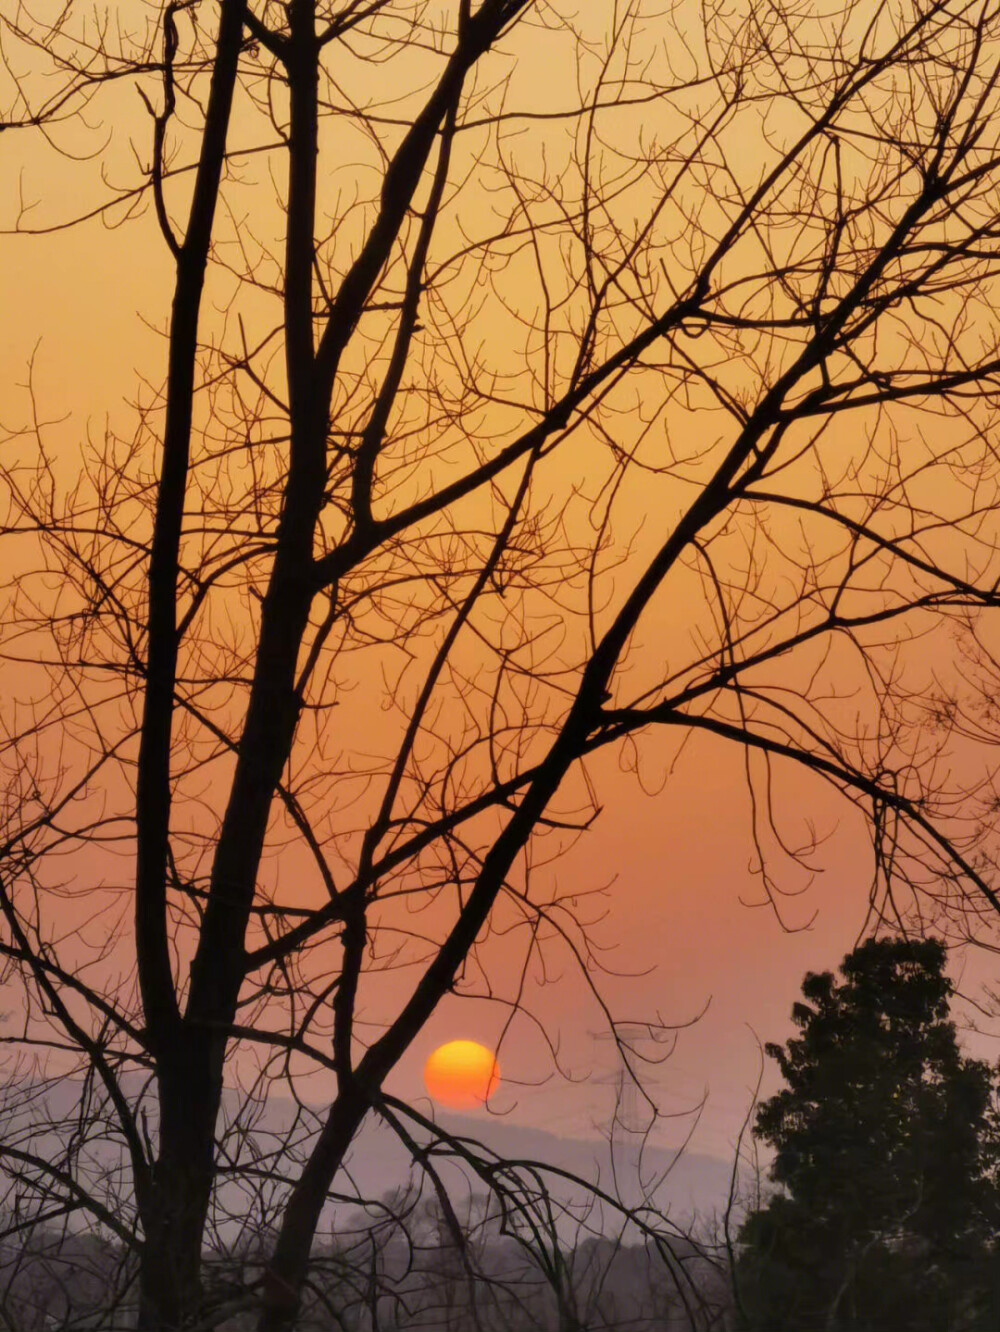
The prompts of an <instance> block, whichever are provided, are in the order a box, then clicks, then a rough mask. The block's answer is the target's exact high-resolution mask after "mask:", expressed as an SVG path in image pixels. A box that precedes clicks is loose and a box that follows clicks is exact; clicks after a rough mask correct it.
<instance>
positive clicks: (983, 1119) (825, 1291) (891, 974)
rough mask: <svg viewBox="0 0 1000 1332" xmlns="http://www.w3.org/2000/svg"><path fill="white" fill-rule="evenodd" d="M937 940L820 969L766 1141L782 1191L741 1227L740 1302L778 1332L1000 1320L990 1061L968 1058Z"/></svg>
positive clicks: (783, 1058)
mask: <svg viewBox="0 0 1000 1332" xmlns="http://www.w3.org/2000/svg"><path fill="white" fill-rule="evenodd" d="M944 966H945V950H944V947H943V945H942V944H941V943H940V942H939V941H938V940H935V939H928V940H921V941H912V940H907V939H878V940H869V941H868V942H866V943H864V944H862V945H861V946H860V947H858V948H856V949H855V950H854V951H853V952H852V953H850V954H849V955H848V956H847V957H846V958H845V959H844V962H843V964H842V966H841V969H840V970H841V979H837V978H835V977H834V975H833V974H832V973H830V972H822V973H819V974H815V973H809V974H807V976H806V978H805V981H804V983H803V986H802V993H803V997H804V1000H805V1002H800V1003H797V1004H796V1005H795V1006H794V1008H793V1009H792V1017H793V1020H794V1022H795V1025H796V1026H797V1027H798V1029H799V1032H800V1035H799V1036H797V1037H795V1038H793V1039H791V1040H789V1041H788V1042H787V1044H786V1045H785V1046H783V1047H782V1046H779V1045H774V1044H769V1045H768V1046H767V1047H766V1049H767V1053H768V1054H769V1055H770V1056H771V1057H772V1058H773V1059H775V1060H776V1061H777V1063H778V1066H779V1068H780V1069H781V1073H782V1076H783V1077H784V1080H785V1083H786V1086H785V1088H784V1089H783V1090H781V1091H779V1092H778V1093H777V1094H776V1095H775V1096H772V1097H771V1098H770V1099H769V1100H767V1101H765V1102H764V1103H763V1104H762V1105H761V1106H760V1109H759V1111H758V1114H757V1120H756V1124H755V1127H754V1133H755V1136H756V1137H757V1138H758V1139H759V1140H761V1141H763V1142H765V1143H767V1144H769V1145H770V1146H771V1147H772V1148H773V1149H774V1152H775V1156H774V1161H773V1164H772V1166H771V1170H770V1177H771V1180H772V1182H773V1183H774V1184H775V1185H777V1186H778V1190H777V1192H776V1193H775V1195H774V1196H773V1197H772V1198H771V1199H770V1200H769V1201H768V1202H767V1204H766V1205H765V1206H763V1207H762V1208H760V1209H758V1210H756V1211H755V1212H753V1213H751V1215H750V1216H749V1217H748V1218H747V1220H746V1222H745V1224H744V1226H743V1230H742V1233H741V1236H740V1238H741V1243H742V1250H741V1252H742V1256H741V1260H740V1264H739V1272H738V1277H739V1283H740V1291H741V1300H742V1304H743V1306H744V1310H745V1312H746V1313H747V1315H748V1317H749V1320H750V1323H751V1325H752V1326H754V1327H757V1328H760V1329H764V1330H765V1332H786V1330H787V1332H808V1330H809V1329H813V1328H816V1329H819V1328H822V1329H838V1330H839V1329H859V1330H860V1329H864V1332H923V1330H924V1329H926V1330H927V1332H951V1330H953V1332H959V1329H961V1330H962V1332H966V1330H971V1329H979V1328H982V1329H985V1328H986V1327H991V1328H996V1327H1000V1317H998V1316H997V1315H998V1311H1000V1305H998V1304H997V1301H996V1295H995V1291H994V1289H993V1287H994V1280H993V1268H994V1265H995V1261H996V1241H995V1235H996V1233H997V1229H998V1219H1000V1209H998V1191H997V1187H996V1159H997V1145H998V1134H997V1123H996V1115H995V1106H994V1096H993V1092H994V1080H993V1075H992V1071H991V1069H990V1068H989V1066H988V1065H986V1064H984V1063H982V1062H981V1061H979V1060H975V1059H969V1058H966V1057H964V1056H963V1055H962V1053H961V1051H960V1049H959V1046H958V1042H957V1039H956V1035H955V1026H954V1023H953V1022H951V1021H950V1020H949V1004H950V999H951V995H952V987H951V984H950V982H949V980H948V978H947V976H946V975H945V973H944Z"/></svg>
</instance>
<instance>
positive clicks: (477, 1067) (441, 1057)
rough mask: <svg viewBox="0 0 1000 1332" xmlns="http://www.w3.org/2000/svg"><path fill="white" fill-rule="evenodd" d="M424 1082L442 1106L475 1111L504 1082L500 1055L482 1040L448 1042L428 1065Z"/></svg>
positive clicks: (434, 1054) (432, 1056) (436, 1051)
mask: <svg viewBox="0 0 1000 1332" xmlns="http://www.w3.org/2000/svg"><path fill="white" fill-rule="evenodd" d="M424 1082H425V1083H426V1084H427V1090H428V1092H429V1093H430V1095H431V1097H432V1098H433V1099H434V1100H435V1101H437V1103H438V1104H439V1105H446V1106H448V1107H450V1108H451V1109H453V1110H473V1109H476V1108H478V1107H479V1106H482V1105H484V1104H485V1103H486V1101H487V1100H488V1099H489V1097H490V1096H492V1094H493V1093H494V1092H495V1091H496V1089H497V1087H498V1086H499V1084H500V1065H499V1064H498V1063H497V1061H496V1056H495V1055H494V1054H493V1052H492V1051H491V1050H488V1049H487V1048H486V1046H485V1045H480V1044H479V1042H478V1041H448V1043H447V1044H446V1045H442V1046H439V1047H438V1049H436V1050H435V1051H434V1053H433V1054H432V1055H431V1057H430V1059H428V1061H427V1063H426V1065H425V1067H424Z"/></svg>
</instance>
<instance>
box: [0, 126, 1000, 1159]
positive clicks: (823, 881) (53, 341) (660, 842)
mask: <svg viewBox="0 0 1000 1332" xmlns="http://www.w3.org/2000/svg"><path fill="white" fill-rule="evenodd" d="M8 138H9V136H5V144H4V146H5V148H6V146H7V139H8ZM35 142H36V143H37V141H35ZM32 151H33V152H35V153H38V154H41V156H37V157H35V158H33V159H32V161H31V162H29V163H28V165H29V166H30V168H31V170H30V171H28V172H26V175H25V184H24V189H25V195H26V198H27V199H28V201H29V202H30V200H31V199H32V198H36V197H37V198H39V199H40V200H41V202H40V204H39V207H38V209H37V210H35V211H34V212H32V213H29V214H27V215H26V217H27V220H28V221H29V222H30V221H31V220H32V219H33V218H37V220H38V221H40V222H44V221H48V220H51V219H52V218H53V217H54V216H55V215H58V214H59V213H60V212H61V211H62V212H63V215H65V212H68V211H70V209H69V208H66V209H65V210H63V209H62V204H63V203H67V204H70V205H72V204H73V203H74V202H79V203H84V204H85V203H86V202H88V200H89V198H90V195H89V194H88V193H87V192H86V190H87V189H89V188H90V186H86V185H85V182H87V181H92V179H93V172H92V171H90V172H89V174H88V171H87V170H86V169H85V168H82V167H81V168H76V167H73V168H69V169H67V167H66V164H65V163H63V162H61V161H59V160H58V159H56V158H55V157H54V156H49V150H48V149H44V148H33V150H32ZM110 151H112V152H113V153H115V154H119V155H121V154H124V153H126V151H127V145H126V144H125V143H124V141H119V140H117V139H116V140H115V142H114V143H113V145H112V148H111V150H110ZM14 152H15V154H16V152H17V149H15V150H14ZM16 166H17V162H16V157H15V161H14V167H15V168H16ZM10 169H11V168H10V167H7V168H6V170H8V171H9V170H10ZM77 188H79V190H80V193H79V197H78V199H77V197H76V196H75V195H74V190H76V189H77ZM47 191H48V192H49V194H48V197H47V198H44V197H43V196H44V195H45V194H46V192H47ZM10 221H11V216H10V214H9V213H8V216H7V217H6V218H5V219H4V222H5V224H9V222H10ZM169 282H170V268H169V264H168V262H167V255H166V252H165V249H164V247H163V246H162V244H161V243H160V242H159V241H158V239H157V238H156V235H155V229H154V227H153V224H152V220H151V218H150V217H149V216H146V217H144V218H141V219H139V220H138V221H134V222H130V223H129V224H128V225H127V226H125V227H122V228H120V229H118V230H109V229H108V228H107V227H106V226H105V225H104V224H103V223H102V222H101V221H99V220H98V221H92V222H89V223H86V224H85V225H83V226H81V227H79V228H77V229H75V230H74V231H72V232H70V233H65V234H61V235H58V236H54V237H51V236H50V237H39V238H36V239H32V238H29V237H15V238H6V239H4V240H3V242H2V243H0V290H3V291H4V292H5V308H6V310H7V312H8V313H7V315H5V318H4V319H3V320H2V321H0V382H2V384H3V385H4V386H5V387H4V404H5V405H4V408H3V414H2V416H0V421H2V422H3V424H4V425H5V426H7V427H8V428H11V427H16V426H17V424H18V423H19V421H20V420H21V419H23V415H24V412H25V399H24V397H23V396H22V395H18V394H16V393H13V392H11V391H10V389H9V388H8V387H7V386H9V385H11V384H12V383H14V382H17V381H21V382H24V380H25V378H26V367H27V362H28V360H29V358H30V357H31V356H32V355H33V354H34V355H35V370H34V385H35V390H36V393H37V396H38V401H39V403H40V405H41V411H42V415H43V416H44V417H45V418H46V419H47V420H52V422H53V424H52V425H51V426H50V427H48V433H49V434H50V435H51V438H52V440H53V442H54V444H56V446H57V447H58V446H59V445H62V446H63V447H64V448H66V447H69V448H71V442H72V439H73V438H74V434H76V435H77V436H78V435H79V433H80V432H82V431H89V432H91V433H92V434H94V435H100V433H101V432H102V431H103V430H104V427H105V420H106V418H107V419H110V421H111V424H112V425H115V424H119V425H120V427H121V428H122V429H125V428H126V427H127V423H128V422H129V420H130V419H131V407H130V406H129V405H128V404H129V402H130V401H133V400H134V397H135V395H136V392H137V385H138V379H137V376H138V375H145V376H147V377H148V378H149V379H150V380H151V381H152V382H156V380H157V377H158V376H159V374H160V373H161V372H162V364H163V344H162V341H161V340H160V339H159V338H158V336H157V333H156V331H155V330H157V329H159V330H162V328H163V325H164V322H165V318H166V311H167V308H168V301H169V289H170V288H169ZM11 311H14V312H15V314H14V317H11V316H10V312H11ZM67 413H69V414H70V415H69V416H68V417H67V418H66V419H61V418H63V417H64V416H65V415H66V414H67ZM643 755H644V764H645V765H646V766H647V769H648V783H647V784H648V785H650V786H652V787H654V788H655V787H656V786H658V785H659V784H660V777H661V776H662V775H663V770H664V769H665V767H666V765H667V764H668V763H670V761H671V759H672V757H673V755H672V754H671V752H670V750H669V749H668V747H667V742H666V741H665V740H662V739H660V740H657V739H650V740H649V741H644V743H643ZM740 763H741V760H740V758H739V756H738V755H737V754H736V753H733V752H729V751H727V750H723V749H722V747H721V746H719V745H716V744H714V743H712V742H709V741H695V742H694V743H692V744H691V745H690V746H689V747H688V748H687V749H685V751H684V752H683V754H682V755H681V756H680V757H679V758H678V759H677V761H676V764H675V766H674V767H673V769H672V772H671V773H670V776H669V780H668V781H667V783H666V785H665V786H664V789H663V790H662V791H660V792H659V793H658V794H648V795H647V794H643V792H642V791H641V790H640V787H639V785H638V783H637V782H636V780H635V778H634V777H632V776H630V775H627V774H622V773H620V772H619V771H617V768H616V761H615V760H613V759H611V758H610V757H606V758H603V759H601V760H600V761H599V762H597V763H596V764H595V765H594V767H595V770H596V771H597V772H598V774H599V777H600V783H599V790H600V794H601V797H602V800H603V803H604V810H603V813H602V815H601V817H600V819H599V820H598V822H597V824H596V826H595V828H594V829H593V830H592V831H591V832H589V833H588V834H586V835H585V836H584V837H583V838H581V839H580V841H579V842H578V843H577V845H576V846H575V847H574V848H573V849H572V850H571V851H570V852H568V853H567V855H566V856H565V857H564V858H563V859H562V860H561V861H560V862H559V864H558V865H556V866H554V867H551V868H550V869H549V870H548V871H547V874H548V875H549V877H550V878H551V880H552V882H553V883H554V884H555V885H557V886H558V887H559V889H561V890H562V891H564V892H565V891H571V890H572V891H579V893H580V894H581V911H582V912H584V913H592V914H593V915H594V916H598V915H601V916H602V918H601V919H599V920H597V921H596V923H595V924H594V925H593V926H592V934H593V938H594V940H595V941H596V942H598V943H599V944H600V945H601V946H602V948H604V949H606V950H607V951H606V953H604V954H603V956H604V958H605V960H606V963H607V967H608V969H609V971H610V972H617V973H620V974H615V975H611V974H609V975H606V976H604V977H602V978H600V985H601V988H602V990H603V992H604V994H605V995H606V996H607V998H608V1001H609V1003H610V1004H611V1006H612V1008H613V1009H614V1010H615V1012H616V1013H617V1014H618V1015H619V1016H620V1017H622V1018H626V1019H634V1020H644V1019H647V1018H649V1017H651V1016H652V1017H658V1018H659V1020H661V1021H662V1022H664V1023H667V1024H683V1023H686V1022H689V1021H690V1020H691V1019H692V1018H694V1017H695V1016H696V1015H697V1014H698V1013H700V1012H702V1010H706V1011H705V1012H704V1013H703V1015H702V1016H701V1018H700V1019H699V1021H698V1022H697V1023H696V1024H695V1025H694V1026H693V1027H691V1028H690V1029H688V1030H683V1031H680V1032H679V1034H678V1037H677V1044H676V1049H675V1051H674V1053H673V1055H672V1057H671V1058H670V1059H669V1060H668V1061H667V1062H665V1063H663V1064H662V1065H660V1066H658V1067H657V1068H656V1069H654V1070H652V1072H651V1073H650V1081H649V1085H650V1089H651V1091H652V1092H653V1093H654V1095H655V1096H656V1098H657V1099H658V1101H659V1103H660V1106H661V1109H662V1110H663V1111H665V1112H668V1113H680V1112H683V1111H687V1110H690V1109H692V1108H693V1107H695V1106H696V1105H697V1104H698V1103H699V1102H700V1101H701V1099H702V1097H703V1096H704V1095H707V1098H708V1099H707V1102H706V1105H705V1108H704V1111H703V1115H702V1122H701V1126H700V1128H699V1131H698V1133H697V1135H696V1138H695V1140H694V1141H695V1145H696V1146H697V1147H698V1148H699V1149H701V1150H704V1151H712V1152H716V1153H718V1154H721V1155H725V1154H726V1152H727V1151H728V1149H729V1147H730V1145H731V1143H732V1140H733V1137H734V1136H735V1133H736V1130H737V1128H738V1125H739V1123H740V1120H741V1119H742V1117H743V1115H744V1114H745V1112H746V1108H747V1106H748V1103H749V1098H750V1094H751V1091H752V1087H753V1084H754V1082H755V1079H756V1074H757V1068H758V1062H759V1051H758V1047H757V1042H756V1038H755V1035H756V1036H759V1037H760V1039H761V1040H762V1041H763V1040H773V1039H779V1040H780V1039H782V1038H783V1037H784V1036H785V1035H787V1033H788V1030H789V1024H788V1017H789V1010H790V1007H791V1004H792V1003H793V1001H794V1000H795V998H796V996H797V992H798V987H799V983H800V981H801V978H802V974H803V972H804V971H805V970H806V969H810V968H811V969H817V970H818V969H825V968H831V967H834V966H836V964H837V963H838V962H839V960H840V958H841V957H842V955H843V953H844V952H845V951H846V950H847V949H849V948H850V947H851V946H852V945H853V943H854V941H855V939H856V937H857V935H858V932H859V930H860V929H861V927H862V925H863V924H864V921H865V917H866V904H867V895H868V889H869V878H870V874H871V855H870V843H869V839H868V835H867V832H866V829H865V826H864V824H863V822H862V820H861V819H860V817H859V816H858V815H857V814H855V813H854V812H853V811H852V810H851V808H850V807H849V806H848V805H846V804H845V803H843V802H841V801H839V800H838V799H836V798H835V797H834V796H833V795H832V793H830V792H829V791H828V790H826V789H825V788H823V787H822V785H821V784H820V783H819V782H817V781H812V780H810V779H802V778H801V777H800V778H798V779H797V781H796V783H795V785H794V787H793V786H792V785H791V784H789V785H787V786H786V789H785V790H784V792H783V795H784V797H785V800H784V805H783V808H784V810H785V811H786V814H787V826H788V831H789V836H790V838H791V840H792V841H794V840H796V838H798V837H800V836H801V835H803V832H804V829H805V824H806V821H807V820H812V822H813V823H814V824H815V826H816V828H817V830H818V832H819V833H820V835H821V836H823V837H824V838H825V839H826V840H824V842H823V844H822V845H821V847H820V849H819V850H818V851H817V853H816V855H815V856H814V863H815V864H816V866H817V868H818V869H819V870H821V872H819V873H817V874H816V876H815V879H814V881H813V882H811V883H809V882H807V881H806V880H805V879H804V878H803V876H802V874H801V873H800V872H799V871H797V870H794V869H790V870H789V871H788V877H787V886H789V887H791V888H800V889H801V892H800V893H799V894H798V895H796V896H790V897H788V898H786V899H782V901H781V903H780V910H781V914H782V916H783V918H784V922H785V925H786V926H787V927H788V928H787V929H785V928H783V927H782V924H781V923H780V922H779V920H778V919H777V917H776V914H775V912H774V910H772V909H771V908H770V907H769V906H767V905H763V904H762V898H763V894H762V889H761V886H760V883H759V881H758V880H757V879H756V878H755V877H754V876H753V875H752V874H751V873H750V872H749V865H750V862H751V859H752V850H751V843H750V837H749V816H748V801H747V796H746V788H745V783H744V780H743V774H742V771H741V767H740ZM602 887H607V894H606V899H603V900H602V899H598V898H591V897H588V896H587V894H590V893H592V892H594V891H595V890H598V889H601V888H602ZM602 913H603V914H602ZM549 957H550V959H551V982H550V983H549V984H548V985H546V986H545V987H544V988H537V987H535V988H534V989H533V990H532V991H531V992H529V994H528V996H527V997H528V1006H529V1008H530V1010H531V1011H532V1012H533V1014H534V1015H535V1016H536V1017H537V1018H538V1020H539V1022H540V1023H541V1025H542V1026H544V1028H545V1031H546V1032H547V1033H548V1035H549V1036H550V1037H551V1038H552V1040H553V1041H556V1042H558V1044H559V1048H560V1059H561V1062H562V1065H563V1068H564V1070H565V1071H566V1072H568V1073H569V1074H570V1075H571V1077H572V1079H573V1080H568V1079H564V1078H562V1077H560V1076H559V1075H558V1073H555V1072H554V1071H553V1070H552V1067H551V1061H550V1060H549V1058H548V1055H547V1053H546V1051H545V1048H544V1043H543V1042H542V1040H541V1038H540V1037H539V1035H538V1034H537V1032H532V1030H531V1029H530V1026H529V1025H528V1024H527V1023H523V1022H522V1023H520V1024H519V1025H518V1027H517V1028H516V1030H512V1032H511V1033H510V1034H509V1036H508V1039H507V1041H506V1043H505V1044H504V1046H503V1047H502V1048H501V1050H500V1060H501V1065H502V1069H503V1073H504V1075H505V1078H506V1082H505V1084H504V1086H503V1088H502V1090H501V1092H500V1093H499V1094H498V1095H497V1097H496V1110H497V1111H498V1112H507V1113H508V1114H509V1117H510V1120H511V1121H512V1122H523V1123H526V1124H530V1125H533V1126H538V1127H545V1128H549V1129H558V1130H564V1131H566V1132H573V1133H586V1132H589V1131H591V1130H593V1129H595V1128H599V1127H600V1126H601V1124H602V1123H603V1122H604V1121H605V1120H606V1117H607V1114H608V1110H609V1105H610V1101H611V1098H612V1096H613V1081H614V1074H615V1061H614V1058H613V1055H612V1053H611V1050H610V1047H609V1045H608V1042H607V1041H606V1040H604V1039H603V1038H602V1037H601V1036H600V1035H593V1034H592V1033H597V1032H600V1030H601V1023H600V1015H599V1013H598V1011H597V1009H596V1007H594V1006H593V1005H592V1004H590V1003H589V1002H588V1000H587V997H586V989H585V986H584V985H583V983H582V981H581V980H580V978H579V976H578V975H577V974H576V971H575V966H574V964H573V962H572V961H571V959H570V958H569V957H568V955H567V954H566V953H565V951H561V949H560V946H559V945H558V944H557V943H553V944H552V946H551V948H550V951H549ZM374 1016H377V1015H374ZM502 1024H503V1011H502V1010H500V1011H498V1010H497V1008H496V1006H494V1005H490V1004H488V1003H485V1002H482V1001H462V1000H450V1001H448V1002H447V1003H446V1004H444V1005H442V1006H441V1008H440V1010H439V1011H438V1013H437V1014H436V1015H435V1017H434V1019H433V1020H432V1022H431V1023H430V1025H429V1026H428V1028H427V1030H426V1031H425V1032H424V1033H423V1034H422V1036H421V1037H420V1039H419V1040H418V1041H417V1042H416V1043H415V1045H414V1047H413V1049H412V1050H411V1051H410V1053H409V1054H408V1055H407V1056H406V1058H405V1059H404V1060H403V1062H402V1064H401V1065H400V1067H399V1068H398V1070H397V1071H396V1073H395V1074H394V1075H393V1078H392V1080H391V1082H390V1083H389V1089H390V1090H392V1091H395V1092H396V1093H397V1094H401V1095H404V1096H419V1095H421V1094H422V1081H421V1070H422V1067H423V1062H424V1060H425V1059H426V1057H427V1055H428V1053H429V1052H430V1050H431V1049H433V1048H434V1046H435V1045H437V1044H438V1043H440V1042H441V1041H444V1040H447V1039H451V1038H454V1037H458V1036H468V1037H472V1038H475V1039H478V1040H481V1041H483V1042H485V1043H488V1044H492V1043H494V1042H495V1041H496V1040H497V1038H498V1037H499V1035H500V1032H501V1028H502ZM983 1052H984V1053H990V1050H989V1049H984V1051H983ZM686 1123H687V1121H683V1120H682V1121H678V1122H677V1124H670V1123H667V1124H665V1125H664V1126H663V1129H662V1132H663V1134H664V1136H665V1137H666V1138H669V1139H672V1140H676V1139H679V1138H680V1137H682V1136H683V1134H684V1131H685V1128H686Z"/></svg>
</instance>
